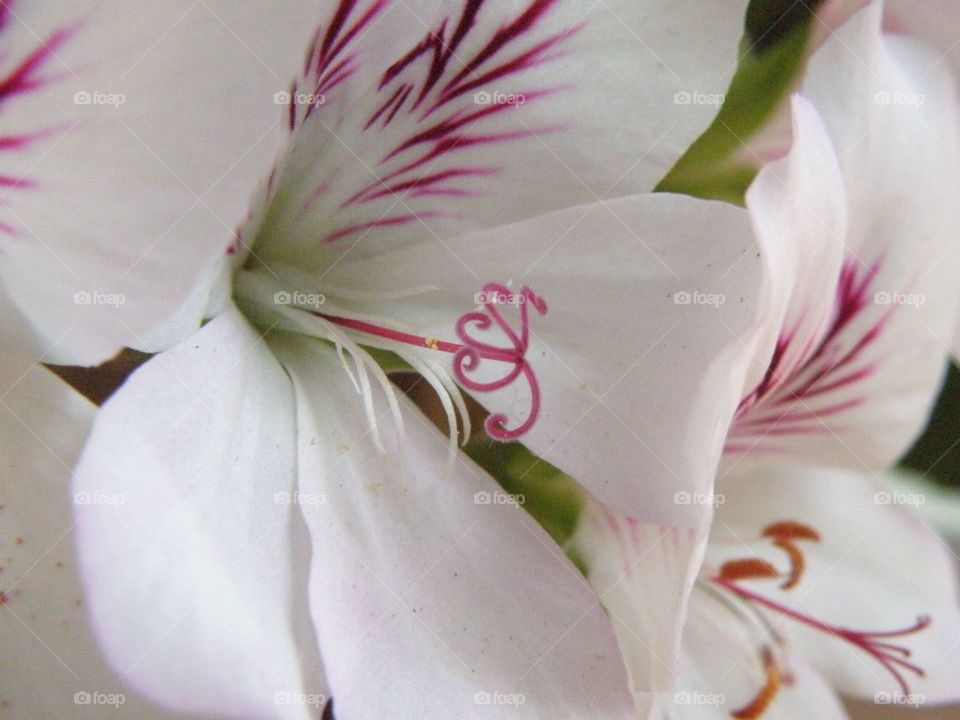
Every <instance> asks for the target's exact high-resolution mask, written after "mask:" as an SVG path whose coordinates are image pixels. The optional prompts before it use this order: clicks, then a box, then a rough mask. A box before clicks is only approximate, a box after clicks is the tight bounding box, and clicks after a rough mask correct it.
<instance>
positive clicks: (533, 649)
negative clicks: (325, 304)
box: [278, 337, 630, 720]
mask: <svg viewBox="0 0 960 720" xmlns="http://www.w3.org/2000/svg"><path fill="white" fill-rule="evenodd" d="M281 342H283V343H284V345H283V346H282V347H281V346H280V345H279V342H278V348H280V352H281V355H280V356H281V358H282V360H283V362H284V365H285V367H286V368H287V370H288V372H289V373H290V374H291V376H292V378H293V381H294V385H295V389H296V390H295V391H296V397H297V408H298V411H297V416H298V423H297V424H298V431H299V433H298V436H299V455H298V457H299V466H298V467H299V477H300V492H301V497H302V498H303V499H302V500H301V503H300V509H301V510H302V511H303V515H304V517H305V518H306V521H307V525H308V527H309V528H310V533H311V536H312V539H313V570H312V576H311V593H310V597H311V600H310V602H311V608H312V611H313V618H314V624H315V626H316V629H317V635H318V637H319V641H320V646H321V650H322V652H323V657H324V662H325V664H326V667H327V672H328V677H329V682H330V687H331V691H332V692H333V699H334V711H335V713H336V716H337V718H339V719H341V720H354V719H356V720H361V719H363V718H380V717H390V716H395V717H402V718H408V717H409V718H414V717H416V718H421V717H422V718H433V717H463V718H477V719H478V720H480V719H482V718H530V719H531V720H534V719H539V718H544V717H550V718H570V719H571V720H573V719H574V718H582V717H594V716H596V717H617V718H619V717H626V716H628V715H629V711H630V697H629V693H628V692H627V682H626V677H625V674H624V672H623V669H622V664H621V661H620V657H619V653H618V652H617V648H616V643H615V640H614V637H613V632H612V630H611V628H610V625H609V621H608V620H607V618H606V616H605V615H604V614H603V612H602V610H601V609H600V606H599V604H598V603H597V602H596V599H595V597H594V596H593V594H592V593H591V592H590V591H589V588H588V587H587V586H586V583H585V582H584V580H583V578H582V577H581V576H580V574H579V573H578V571H577V570H576V569H575V568H574V567H573V565H572V564H571V563H570V562H569V560H567V559H566V557H564V555H563V553H562V551H561V550H560V548H559V547H557V546H556V545H555V544H554V543H553V542H552V541H551V540H550V539H549V537H548V536H547V535H546V533H544V532H543V530H542V529H541V528H540V527H539V526H537V525H536V523H535V522H534V521H533V519H532V518H530V517H529V516H528V515H526V513H525V512H524V511H523V510H522V509H521V508H520V507H518V506H517V504H518V503H519V502H520V499H511V498H510V497H509V496H506V495H504V493H503V491H502V490H500V489H499V488H498V486H497V485H496V483H494V482H493V481H492V479H490V478H489V476H487V475H486V474H485V473H484V472H483V471H482V470H480V469H479V468H478V467H476V466H474V465H473V464H472V463H471V462H470V461H469V460H466V459H465V458H463V457H460V458H458V459H457V460H456V463H455V464H451V463H450V462H449V458H448V455H447V448H446V442H445V440H444V439H443V438H442V437H440V436H439V434H438V433H437V432H436V430H435V429H434V428H432V427H431V426H428V425H427V423H426V421H425V420H424V419H423V418H422V417H420V416H419V413H418V411H416V410H415V409H413V408H412V406H411V405H410V404H409V402H408V401H406V400H404V399H403V398H401V408H402V413H403V416H404V419H405V422H404V426H405V430H404V435H403V437H402V438H398V437H397V434H396V433H395V431H394V429H393V428H392V427H391V422H392V420H391V415H390V411H389V410H388V409H386V407H385V404H384V403H379V402H378V403H377V413H378V415H380V417H381V418H382V420H383V421H382V422H381V423H380V430H379V432H380V435H381V438H382V439H383V441H384V445H385V447H386V448H387V452H386V453H384V452H380V451H378V450H377V449H376V447H375V446H374V443H373V438H372V435H371V432H370V429H369V427H368V424H367V420H366V418H365V416H364V413H363V409H362V406H361V404H360V399H359V396H358V395H357V393H356V392H355V390H354V388H353V386H352V385H351V383H350V382H349V380H348V378H347V376H346V374H345V373H344V371H343V368H342V367H341V365H340V362H339V361H338V359H337V356H336V354H335V353H334V352H333V350H332V349H330V348H328V347H326V346H324V345H322V344H321V343H319V342H317V341H315V340H312V339H304V338H297V337H291V338H289V339H287V340H285V341H281ZM401 445H402V450H403V452H402V453H400V452H398V447H399V446H401Z"/></svg>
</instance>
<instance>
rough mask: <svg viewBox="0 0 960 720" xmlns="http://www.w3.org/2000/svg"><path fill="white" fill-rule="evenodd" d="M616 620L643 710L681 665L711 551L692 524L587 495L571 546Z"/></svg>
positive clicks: (669, 683)
mask: <svg viewBox="0 0 960 720" xmlns="http://www.w3.org/2000/svg"><path fill="white" fill-rule="evenodd" d="M565 549H566V550H567V553H568V554H570V556H571V557H573V558H574V559H576V560H577V561H578V565H580V566H581V567H582V568H583V569H584V572H585V573H586V576H587V579H588V580H589V581H590V585H591V586H592V587H593V589H594V590H595V591H596V593H597V596H598V597H599V598H600V602H602V603H603V607H604V609H605V610H606V612H607V614H608V615H609V616H610V619H611V621H612V622H613V629H614V631H615V632H616V634H617V641H618V643H619V646H620V651H621V653H622V654H623V657H624V660H625V662H626V665H627V673H628V675H629V678H630V689H631V690H632V691H633V693H634V696H635V698H636V702H637V706H638V707H637V709H638V712H640V711H641V710H642V708H643V707H644V703H646V702H648V701H649V694H650V693H653V692H662V691H665V690H669V689H670V688H671V687H672V686H673V683H674V680H675V673H676V672H677V669H678V667H679V657H680V639H681V634H682V632H683V623H684V621H685V620H686V613H687V598H688V596H689V594H690V590H691V589H692V587H693V583H694V580H695V579H696V576H697V572H698V571H699V567H700V561H701V560H702V558H703V552H704V550H705V549H706V535H705V533H700V532H699V531H698V530H696V529H693V528H679V527H663V526H658V525H643V524H640V523H638V522H636V521H634V520H632V519H631V518H628V517H624V516H621V515H617V514H615V513H611V512H610V511H609V510H606V509H605V508H604V507H603V506H602V505H600V504H599V503H597V502H594V501H588V502H587V503H586V504H585V505H584V507H583V509H582V510H581V512H580V518H579V523H578V525H577V530H576V533H575V534H574V535H573V536H572V537H571V538H570V540H569V541H568V543H567V544H566V545H565Z"/></svg>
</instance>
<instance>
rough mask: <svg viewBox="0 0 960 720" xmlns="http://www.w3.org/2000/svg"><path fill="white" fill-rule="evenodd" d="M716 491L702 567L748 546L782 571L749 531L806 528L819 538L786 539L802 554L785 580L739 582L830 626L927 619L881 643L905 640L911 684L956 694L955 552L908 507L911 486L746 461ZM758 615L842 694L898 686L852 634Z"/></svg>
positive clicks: (886, 625)
mask: <svg viewBox="0 0 960 720" xmlns="http://www.w3.org/2000/svg"><path fill="white" fill-rule="evenodd" d="M720 492H721V493H722V494H723V495H724V499H725V502H724V503H723V505H721V506H720V508H719V510H718V512H717V522H716V524H715V525H714V528H713V534H712V535H711V539H710V546H709V549H708V560H709V562H710V564H711V565H712V566H715V567H718V566H719V564H720V563H721V562H722V561H724V560H727V559H730V558H737V557H743V556H754V555H755V556H758V557H762V558H764V559H766V560H768V561H769V562H770V563H771V564H773V565H774V566H775V567H778V568H785V567H787V566H789V565H790V561H789V559H788V554H787V553H785V552H784V550H783V549H781V548H778V547H775V546H774V545H773V543H771V542H769V541H762V540H761V533H762V532H763V531H764V529H765V528H768V527H769V526H771V525H772V524H773V523H781V522H790V523H800V524H802V525H804V526H808V527H810V528H812V529H814V530H815V531H816V532H817V533H818V534H819V537H820V539H819V541H805V542H798V543H797V545H798V546H802V547H801V548H800V549H801V551H802V554H803V562H802V564H801V565H799V570H800V572H799V575H798V578H797V580H798V582H797V583H796V584H795V586H794V587H791V588H787V589H785V587H784V585H783V584H781V583H780V582H779V581H776V580H771V579H760V580H752V581H749V582H750V585H749V589H750V590H752V591H756V592H757V593H758V594H761V595H763V596H764V597H767V598H769V599H770V600H772V601H774V602H777V603H779V604H781V605H783V606H785V607H787V608H790V609H792V610H795V611H797V612H801V613H804V614H805V615H808V616H810V617H811V618H814V619H816V620H818V621H820V622H822V623H826V624H828V625H830V626H832V627H839V628H848V629H850V630H855V631H870V632H877V633H880V632H887V631H896V630H898V629H901V628H908V627H910V626H912V625H913V624H914V622H915V621H916V619H917V618H918V617H920V616H923V615H926V616H929V617H930V618H932V625H931V627H929V628H928V629H925V630H921V631H919V632H915V633H905V634H903V635H902V636H891V637H889V638H888V639H887V642H889V643H891V644H894V645H897V646H902V647H905V648H907V649H909V650H910V652H911V655H910V656H909V657H904V658H902V659H904V660H908V661H909V662H911V663H915V664H916V665H918V666H919V667H920V668H922V669H923V670H924V672H925V673H926V677H925V678H919V677H917V676H915V675H914V674H912V673H911V672H910V671H908V670H905V669H903V668H900V672H901V674H902V675H903V677H904V678H905V680H906V681H907V682H908V684H909V686H910V689H911V691H912V692H913V693H918V694H921V695H923V696H924V697H925V698H926V701H927V702H928V703H933V702H949V701H956V700H957V698H958V697H960V677H958V668H960V662H958V660H960V643H958V641H957V639H958V638H960V596H958V592H957V578H956V558H955V556H954V555H953V554H952V553H951V552H950V550H949V548H948V547H947V546H946V544H945V543H944V541H943V540H941V539H940V538H939V537H938V536H937V535H936V533H934V532H933V531H932V530H930V528H928V527H927V526H926V525H924V524H923V523H922V522H921V521H920V520H919V518H918V516H916V515H915V514H914V513H913V512H912V511H911V510H910V507H909V506H910V505H916V504H918V503H921V502H923V500H924V497H923V496H922V495H921V496H913V495H908V494H904V493H901V494H895V493H890V492H889V491H886V490H884V489H883V488H882V486H881V485H879V484H878V483H876V482H875V481H874V480H872V479H871V478H868V477H865V476H861V475H853V474H849V473H844V472H839V471H831V470H814V469H804V468H780V469H766V470H757V471H755V472H753V473H751V474H750V475H748V476H741V477H736V478H729V480H728V481H727V482H725V484H724V485H723V486H722V487H721V490H720ZM793 567H794V568H795V569H796V568H797V567H798V566H797V565H796V564H794V565H793ZM742 582H744V583H745V582H747V581H742ZM759 609H761V610H763V608H762V607H760V608H759ZM764 612H766V614H767V616H768V617H770V619H771V620H773V621H775V622H777V624H778V625H781V626H782V627H783V629H784V630H785V631H786V633H787V636H788V637H789V638H790V640H791V641H792V643H793V645H794V647H795V648H796V650H797V652H798V653H799V654H800V655H802V656H803V657H804V658H806V659H807V660H809V661H810V662H811V663H812V664H813V665H814V667H816V668H817V670H819V671H820V672H821V673H822V674H823V675H824V676H825V677H828V678H830V682H831V683H832V684H833V685H834V686H835V687H837V688H838V689H839V690H841V691H842V692H844V693H848V694H855V695H862V696H868V697H872V696H874V694H875V693H877V692H878V691H884V692H900V689H899V687H898V685H897V683H896V681H895V680H894V678H893V677H892V675H891V674H890V673H888V672H887V671H886V670H885V669H884V668H883V666H882V665H881V664H880V663H879V662H877V661H876V660H875V659H874V658H872V657H871V656H870V655H869V654H868V653H867V652H865V651H864V650H862V649H860V648H858V647H857V646H856V645H854V644H853V643H850V642H845V641H844V640H843V639H841V638H840V637H837V636H836V635H834V634H832V633H830V632H825V631H823V630H822V629H821V630H815V629H813V628H812V627H811V626H809V625H807V624H803V623H800V622H796V621H792V620H790V619H788V618H786V617H785V616H783V615H782V614H777V613H776V612H768V611H764Z"/></svg>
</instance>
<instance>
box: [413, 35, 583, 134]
mask: <svg viewBox="0 0 960 720" xmlns="http://www.w3.org/2000/svg"><path fill="white" fill-rule="evenodd" d="M576 30H579V27H577V28H573V29H572V30H567V31H564V32H562V33H557V34H556V35H554V36H553V37H550V38H548V39H547V40H544V41H543V42H541V43H539V44H538V45H536V46H535V47H534V48H533V49H531V50H529V51H527V52H525V53H523V54H521V55H519V56H518V57H515V58H513V59H512V60H510V61H509V62H506V63H504V64H502V65H500V66H498V67H496V68H494V69H493V70H490V71H488V72H486V73H484V74H483V75H480V76H478V77H475V78H473V79H472V80H470V81H469V82H467V83H463V84H461V85H458V86H455V87H451V88H450V89H449V90H447V91H445V92H444V93H443V94H442V95H441V97H440V99H439V100H438V101H437V104H436V105H434V106H433V107H432V108H431V109H430V111H429V112H427V115H430V114H431V113H433V111H434V110H436V109H437V108H439V107H440V106H441V105H445V104H446V103H448V102H450V101H451V100H453V99H454V98H458V97H460V96H462V95H464V94H466V93H469V92H470V91H472V90H476V89H477V88H480V87H483V86H484V85H489V83H490V82H492V81H494V80H499V79H500V78H504V77H508V76H510V75H513V74H515V73H517V72H520V71H523V70H528V69H530V68H533V67H536V66H537V65H540V64H542V63H543V62H546V61H548V60H551V59H554V58H555V57H559V55H555V56H546V52H547V51H548V50H552V49H554V48H555V47H556V45H557V44H558V43H560V42H561V41H562V40H565V39H566V38H568V37H570V36H571V35H572V34H574V32H576Z"/></svg>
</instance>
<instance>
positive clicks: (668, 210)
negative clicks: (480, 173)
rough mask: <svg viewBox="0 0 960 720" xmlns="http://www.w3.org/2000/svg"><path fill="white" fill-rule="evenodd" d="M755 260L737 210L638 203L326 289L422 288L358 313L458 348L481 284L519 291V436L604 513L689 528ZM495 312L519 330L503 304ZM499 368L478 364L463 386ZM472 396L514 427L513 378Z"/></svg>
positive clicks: (706, 485) (690, 203) (357, 273)
mask: <svg viewBox="0 0 960 720" xmlns="http://www.w3.org/2000/svg"><path fill="white" fill-rule="evenodd" d="M757 256H758V247H757V245H756V241H755V240H754V237H753V234H752V232H751V230H750V227H749V225H748V223H747V218H746V213H745V212H743V211H742V210H741V209H740V208H735V207H732V206H729V205H725V204H722V203H716V202H708V201H701V200H694V199H692V198H688V197H683V196H675V195H668V194H649V195H642V196H636V197H631V198H621V199H619V200H615V201H610V202H604V203H597V204H593V205H589V206H583V207H577V208H570V209H568V210H564V211H561V212H557V213H553V214H551V215H547V216H544V217H541V218H536V219H533V220H528V221H525V222H521V223H516V224H514V225H510V226H504V227H500V228H497V229H495V230H490V231H485V232H479V233H475V234H471V235H468V236H464V237H460V238H456V239H453V240H450V241H445V242H444V243H443V244H439V243H438V244H436V245H433V244H431V245H430V246H424V247H422V248H413V249H409V250H406V251H397V252H395V253H390V254H387V255H384V256H382V257H380V258H377V259H376V260H366V261H358V262H355V263H349V264H347V263H345V264H343V265H341V266H340V267H338V269H337V279H338V282H343V283H344V284H347V285H348V286H350V287H360V288H364V289H365V290H369V292H370V293H371V294H374V293H376V292H381V293H382V292H386V291H388V290H394V291H395V290H398V289H407V288H418V287H423V286H424V285H433V286H435V287H436V288H437V289H436V290H433V291H431V292H423V293H421V294H420V295H418V296H415V297H413V298H406V299H391V300H390V301H389V302H386V301H384V302H380V303H379V304H377V303H369V305H368V307H369V308H370V312H371V314H375V315H379V316H381V317H382V316H385V315H390V316H393V317H397V318H402V319H404V320H408V321H409V320H410V319H415V320H416V322H418V323H422V324H421V325H420V326H419V327H418V330H419V331H421V332H422V334H424V335H428V336H430V337H435V338H439V339H443V340H450V339H456V336H454V329H455V327H456V325H457V318H458V317H459V316H461V315H465V314H466V313H467V312H468V311H471V310H473V309H474V308H475V307H476V303H477V302H478V297H477V291H478V290H480V289H481V287H483V284H484V283H485V282H486V281H487V280H490V279H497V280H498V281H502V282H507V283H509V282H512V283H513V287H514V288H516V289H517V290H519V287H520V286H521V285H529V286H530V287H531V288H532V289H533V290H534V291H535V292H536V293H537V294H538V295H539V296H540V297H541V298H543V299H544V300H545V302H546V303H547V305H548V312H547V314H546V315H545V316H539V315H534V313H533V311H531V313H530V316H531V321H530V337H529V346H528V348H527V352H526V359H527V360H528V362H529V365H530V368H531V370H532V372H533V374H534V375H535V376H536V379H537V381H538V384H539V386H540V387H541V388H542V389H543V396H544V400H543V402H542V407H541V408H540V412H539V415H538V416H536V419H535V422H534V424H533V427H532V429H531V430H530V431H529V432H528V433H527V434H525V435H523V436H522V437H521V441H522V442H523V443H524V444H526V445H527V446H529V448H530V449H531V450H532V451H533V452H534V453H536V454H537V455H539V456H540V457H543V458H544V459H546V460H548V461H549V462H551V463H553V464H554V465H556V466H557V467H559V468H560V469H561V470H563V471H564V472H566V473H568V474H569V475H571V476H572V477H574V478H575V479H576V480H578V481H579V482H581V483H583V484H584V485H585V486H586V487H587V488H588V489H589V490H590V492H592V493H593V494H594V495H595V496H596V497H597V498H598V499H599V500H600V501H602V502H604V503H606V504H608V505H609V506H610V508H611V509H613V510H615V511H617V512H620V513H623V514H627V515H630V516H632V517H635V518H636V519H637V520H639V521H640V522H643V523H646V522H650V523H656V524H661V525H686V526H688V527H693V526H698V525H701V524H703V523H705V522H707V521H708V520H709V501H707V502H706V503H704V502H702V501H700V499H701V498H703V497H705V496H708V495H709V494H710V492H711V488H712V484H713V478H714V474H715V472H716V463H717V461H718V457H719V451H720V448H721V445H722V443H723V436H724V434H725V432H726V428H727V426H728V424H729V421H730V418H731V417H732V415H733V411H734V409H735V407H736V404H737V402H738V401H739V395H740V388H741V387H742V385H743V382H744V375H745V372H746V367H747V365H748V364H749V362H750V360H751V358H752V350H753V348H752V346H751V344H750V339H751V337H752V333H753V331H754V323H758V322H759V320H758V318H757V315H758V314H759V311H758V307H759V304H760V303H759V300H758V298H759V296H760V295H761V293H762V292H763V283H764V278H765V276H764V274H763V273H764V269H763V267H762V263H763V260H761V259H760V258H758V257H757ZM502 312H503V314H504V316H505V317H506V318H507V320H508V322H509V324H510V325H511V326H512V327H514V328H516V327H517V325H518V322H517V319H516V314H517V311H516V306H515V305H513V304H510V303H509V301H508V304H507V305H504V306H502ZM488 335H489V336H490V342H491V343H499V344H503V343H504V342H505V339H504V338H503V337H500V336H499V335H498V334H496V333H495V332H491V333H489V334H488ZM359 337H361V336H359V335H358V338H359ZM360 341H361V342H363V340H362V339H361V340H360ZM439 355H440V353H433V354H432V356H430V357H429V358H427V359H428V360H429V361H431V362H437V361H438V358H437V356H439ZM441 360H442V362H444V363H447V362H448V360H446V359H444V358H441ZM507 369H509V368H508V367H507ZM507 369H505V364H504V363H501V362H495V361H489V362H486V361H484V362H482V363H481V365H480V366H479V368H478V370H477V374H476V376H474V375H471V377H476V378H477V381H478V382H480V381H484V380H491V379H496V378H500V377H503V375H504V374H505V372H506V371H507ZM477 399H478V400H480V401H481V402H482V403H483V404H484V405H485V406H486V407H487V408H489V409H490V410H491V411H493V412H502V411H506V412H507V414H508V415H509V416H510V420H511V422H516V418H520V419H522V418H524V417H526V416H527V415H528V414H529V411H530V394H529V391H528V390H527V388H525V387H524V386H523V384H521V383H519V382H518V383H514V384H512V385H510V386H507V387H505V388H503V389H500V390H496V391H495V392H490V393H486V394H482V395H478V396H477ZM678 492H685V493H687V495H688V496H690V499H691V500H693V501H692V502H683V500H681V501H679V502H678V501H677V497H676V496H677V493H678Z"/></svg>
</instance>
